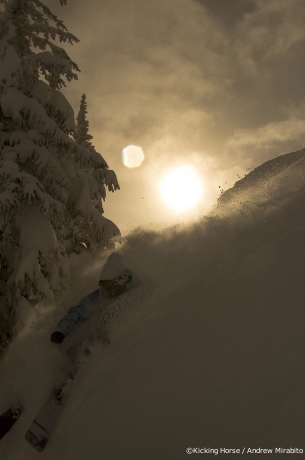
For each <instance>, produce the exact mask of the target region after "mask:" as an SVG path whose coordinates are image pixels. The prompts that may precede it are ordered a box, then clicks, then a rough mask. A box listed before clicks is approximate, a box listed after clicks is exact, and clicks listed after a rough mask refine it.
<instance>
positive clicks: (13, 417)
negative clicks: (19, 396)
mask: <svg viewBox="0 0 305 460" xmlns="http://www.w3.org/2000/svg"><path fill="white" fill-rule="evenodd" d="M23 410H24V409H23V405H22V403H21V401H18V402H17V403H16V404H15V405H12V406H11V407H9V408H8V409H7V410H6V411H5V412H3V413H2V414H1V415H0V439H2V438H3V436H5V435H6V433H8V432H9V430H10V429H11V428H12V426H13V425H14V424H15V423H16V422H17V420H18V418H19V417H20V415H21V414H22V412H23Z"/></svg>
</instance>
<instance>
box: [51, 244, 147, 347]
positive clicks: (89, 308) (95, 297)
mask: <svg viewBox="0 0 305 460" xmlns="http://www.w3.org/2000/svg"><path fill="white" fill-rule="evenodd" d="M138 285H139V280H138V278H137V275H136V274H135V273H134V272H133V271H132V270H130V269H129V268H126V267H125V263H124V259H123V257H122V256H121V255H120V254H118V253H115V252H114V253H112V254H110V256H109V257H108V259H107V262H106V263H105V265H104V267H103V269H102V273H101V275H100V281H99V286H100V288H99V289H97V290H96V291H93V292H91V294H88V295H87V296H86V297H84V298H83V299H82V300H81V301H80V302H79V304H78V305H76V306H75V307H72V308H70V310H69V311H68V313H67V314H66V315H65V316H64V317H63V318H61V320H60V321H59V323H58V324H57V326H56V328H55V331H54V332H53V333H52V335H51V341H52V342H54V343H62V341H63V340H64V338H65V337H67V335H69V334H70V333H71V332H72V330H73V328H74V326H75V324H76V323H78V322H80V321H86V320H87V319H89V318H90V317H91V316H92V315H93V314H94V313H96V312H97V310H99V309H103V308H105V307H106V306H108V305H109V304H110V303H111V302H112V301H113V300H114V299H115V298H116V297H118V296H120V295H122V294H124V293H125V292H128V291H130V290H131V289H133V288H135V287H137V286H138Z"/></svg>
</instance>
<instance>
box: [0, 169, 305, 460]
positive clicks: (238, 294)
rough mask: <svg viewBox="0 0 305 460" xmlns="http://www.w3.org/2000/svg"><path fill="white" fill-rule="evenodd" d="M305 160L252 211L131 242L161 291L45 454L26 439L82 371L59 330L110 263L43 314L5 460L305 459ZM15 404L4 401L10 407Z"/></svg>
mask: <svg viewBox="0 0 305 460" xmlns="http://www.w3.org/2000/svg"><path fill="white" fill-rule="evenodd" d="M301 163H302V162H300V163H299V168H296V167H295V168H293V167H292V168H290V169H286V170H285V171H286V173H285V175H284V179H283V176H281V175H277V177H278V179H277V180H276V179H275V176H273V177H272V179H270V180H269V181H268V180H265V185H266V188H265V189H264V190H263V191H262V188H261V187H259V188H258V189H257V190H256V191H255V193H254V189H253V190H252V191H253V194H252V195H251V196H252V198H251V200H252V201H251V202H250V204H249V203H248V207H247V212H245V211H244V207H242V206H241V207H239V208H238V207H236V206H234V207H233V208H232V207H229V206H230V204H229V203H227V204H226V208H225V205H223V204H222V205H221V206H219V207H218V208H216V209H215V210H214V213H213V216H212V217H209V218H205V219H203V220H202V222H201V223H200V225H197V226H196V227H192V228H184V229H183V230H181V231H179V229H177V228H176V229H171V230H170V231H168V232H167V233H165V232H164V231H162V232H160V233H158V232H156V233H145V232H138V233H135V234H134V235H132V236H130V237H129V239H128V241H127V242H126V246H125V249H124V255H125V258H126V262H127V265H128V266H129V267H131V268H132V269H134V270H135V271H136V272H137V273H138V274H139V276H140V277H141V278H142V279H145V280H149V284H150V285H151V284H152V285H154V287H155V288H154V290H153V292H152V293H151V294H150V295H149V296H146V297H144V298H143V301H142V302H138V304H137V305H136V308H134V309H133V311H132V312H131V313H130V314H129V315H127V316H126V318H125V319H124V322H123V323H122V324H121V325H120V327H117V328H116V329H115V330H114V332H113V334H112V344H111V345H110V346H109V347H104V348H99V347H96V348H94V349H93V353H92V356H91V358H90V360H89V361H88V362H87V364H86V365H85V366H84V367H83V368H82V369H81V370H80V372H79V374H78V378H77V380H76V383H75V385H74V388H73V391H72V393H71V395H70V398H69V399H68V401H67V403H66V407H65V410H64V412H63V414H62V418H61V420H60V423H59V424H58V427H57V429H56V431H55V432H54V434H53V436H52V438H51V440H50V443H49V445H48V447H47V448H46V450H45V452H44V453H43V454H37V453H36V452H35V451H34V450H33V448H31V446H29V445H28V444H27V443H26V441H25V440H24V434H25V431H26V429H27V428H28V426H29V424H30V423H31V421H32V419H33V418H34V416H35V414H36V412H37V410H39V408H40V407H41V405H42V404H43V403H44V401H45V400H46V399H47V397H48V395H49V393H50V391H51V390H52V388H53V387H54V385H55V384H56V380H57V379H58V376H59V375H61V372H62V370H63V369H64V368H65V366H67V364H68V363H67V360H66V358H65V357H64V356H63V354H61V353H60V351H59V349H58V348H57V346H55V345H54V344H52V343H51V342H49V341H48V336H49V332H50V331H51V330H52V325H53V324H54V323H55V322H56V320H57V319H58V317H59V316H60V315H61V314H62V313H63V312H64V311H65V310H66V309H67V308H68V306H69V305H71V304H73V303H75V302H76V301H77V299H79V298H80V297H81V296H82V295H85V294H86V293H88V292H90V290H92V289H94V288H95V285H96V281H97V276H98V270H99V268H100V267H91V268H90V270H89V269H88V270H87V271H85V272H83V274H82V277H81V278H80V279H79V280H77V283H76V284H75V289H74V291H71V292H70V294H69V295H68V296H67V297H66V298H65V299H63V302H62V304H61V306H60V308H59V309H58V310H56V311H55V310H54V312H52V313H49V314H48V315H49V316H47V314H46V313H45V314H42V316H41V317H40V318H38V319H37V318H36V319H35V321H36V328H35V329H34V330H31V329H28V330H25V331H24V333H23V334H21V335H20V337H19V338H18V339H17V340H16V341H15V342H14V343H13V345H12V346H11V348H10V349H9V350H8V352H7V354H6V356H5V361H4V363H3V365H2V378H1V382H0V384H3V385H4V384H6V383H7V380H8V379H9V382H10V386H11V393H13V392H15V393H16V394H18V393H22V395H23V398H24V401H25V405H26V411H25V412H24V416H23V419H22V420H20V421H18V423H16V425H15V426H14V427H13V429H12V430H11V432H10V433H9V434H8V435H7V436H6V437H5V438H3V440H2V441H1V444H0V458H1V460H2V459H3V460H19V459H23V460H30V459H35V458H38V456H39V458H48V459H52V460H53V459H54V460H55V459H56V460H72V459H73V460H85V459H90V460H118V459H119V460H121V459H124V460H140V459H141V460H155V459H156V460H157V459H158V460H159V459H166V460H169V459H175V460H177V459H184V458H186V456H187V454H186V448H188V447H194V448H196V447H199V448H204V447H206V448H214V449H217V448H218V449H219V448H221V447H223V448H235V449H237V448H240V449H242V448H243V447H246V448H259V447H266V448H271V449H274V448H280V447H283V448H289V447H297V448H303V449H305V441H304V432H305V413H304V412H305V410H304V407H305V396H304V383H305V368H304V362H303V361H304V351H305V346H304V320H305V313H304V311H305V310H304V299H305V284H304V275H305V244H304V230H305V206H304V204H305V190H304V187H303V180H302V179H303V172H302V168H301V166H302V165H301ZM287 189H288V190H289V193H285V190H287ZM272 190H276V192H274V195H272V193H273V192H272ZM268 193H269V195H268ZM267 195H268V196H269V199H268V200H266V199H264V197H266V196H267ZM242 199H243V200H244V202H247V201H249V200H248V197H247V196H242ZM260 200H262V203H261V202H260ZM261 204H262V206H261ZM224 209H225V211H226V212H224ZM232 209H233V210H232ZM257 209H260V212H259V213H258V212H257ZM248 211H251V212H248ZM252 211H253V212H252ZM101 262H102V261H101ZM86 327H87V330H88V328H90V325H89V326H87V325H85V326H84V328H83V329H82V328H79V329H78V330H77V331H76V332H75V336H74V338H73V340H77V338H78V337H79V336H81V335H83V334H84V333H85V331H86ZM69 340H70V344H72V337H70V338H69ZM68 345H69V343H66V345H65V346H66V347H67V346H68ZM5 380H6V382H5ZM5 399H7V397H4V396H3V395H2V394H1V400H0V409H2V407H4V406H5V403H6V402H5ZM211 455H212V454H211ZM254 455H255V454H254ZM301 457H302V456H301ZM226 458H227V457H226Z"/></svg>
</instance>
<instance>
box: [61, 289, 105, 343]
mask: <svg viewBox="0 0 305 460" xmlns="http://www.w3.org/2000/svg"><path fill="white" fill-rule="evenodd" d="M99 303H100V302H99V289H97V290H96V291H94V292H92V293H91V294H89V295H87V296H86V297H84V298H83V299H82V300H81V301H80V302H79V304H78V305H76V306H75V307H71V308H70V310H69V311H68V313H67V314H66V315H65V316H63V317H62V318H61V320H60V321H59V322H58V324H57V326H56V328H55V332H61V333H62V334H64V336H65V337H66V336H67V335H69V334H70V333H71V332H72V330H73V328H74V326H75V325H76V324H77V323H79V322H84V321H87V319H89V318H90V317H91V316H92V314H93V313H94V312H95V310H96V308H98V306H99Z"/></svg>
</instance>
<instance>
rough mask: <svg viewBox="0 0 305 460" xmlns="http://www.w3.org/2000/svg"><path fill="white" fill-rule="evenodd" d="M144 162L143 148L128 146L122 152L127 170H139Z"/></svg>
mask: <svg viewBox="0 0 305 460" xmlns="http://www.w3.org/2000/svg"><path fill="white" fill-rule="evenodd" d="M143 160H144V153H143V150H142V149H141V147H138V146H136V145H128V146H127V147H125V148H124V149H123V150H122V161H123V163H124V165H125V166H127V168H137V167H138V166H140V165H141V163H142V161H143Z"/></svg>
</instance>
